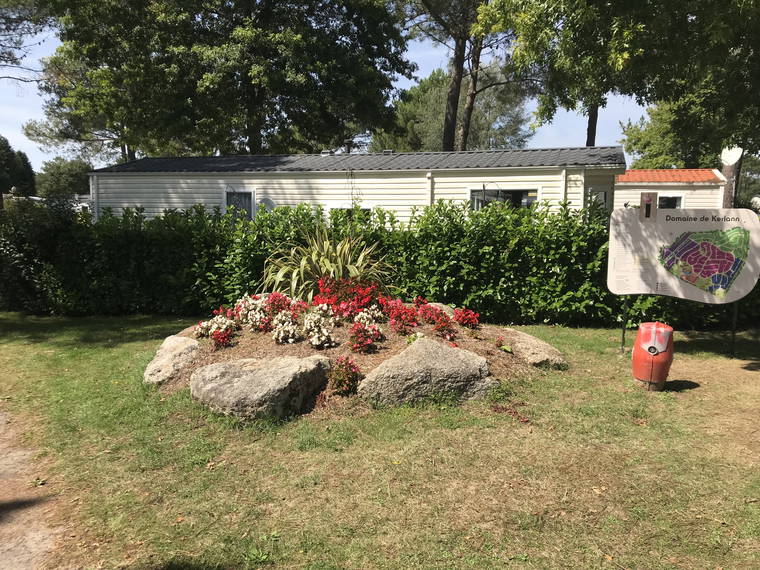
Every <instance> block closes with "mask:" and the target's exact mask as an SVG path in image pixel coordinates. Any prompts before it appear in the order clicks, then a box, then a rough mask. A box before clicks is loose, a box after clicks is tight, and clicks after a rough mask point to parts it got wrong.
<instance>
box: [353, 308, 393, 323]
mask: <svg viewBox="0 0 760 570" xmlns="http://www.w3.org/2000/svg"><path fill="white" fill-rule="evenodd" d="M384 320H385V315H384V314H383V312H382V311H381V310H380V307H378V306H377V305H372V306H371V307H367V308H366V309H362V310H361V311H359V312H358V313H356V316H355V317H354V322H355V323H362V324H363V325H367V326H369V325H374V324H376V323H381V322H383V321H384Z"/></svg>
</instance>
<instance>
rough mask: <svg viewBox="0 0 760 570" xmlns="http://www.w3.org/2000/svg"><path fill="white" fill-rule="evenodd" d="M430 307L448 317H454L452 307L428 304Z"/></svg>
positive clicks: (441, 304)
mask: <svg viewBox="0 0 760 570" xmlns="http://www.w3.org/2000/svg"><path fill="white" fill-rule="evenodd" d="M428 305H430V306H431V307H436V308H437V309H441V310H442V311H443V312H444V313H446V314H447V315H448V316H450V317H453V316H454V309H453V307H451V306H449V305H444V304H443V303H428Z"/></svg>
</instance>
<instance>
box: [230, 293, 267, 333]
mask: <svg viewBox="0 0 760 570" xmlns="http://www.w3.org/2000/svg"><path fill="white" fill-rule="evenodd" d="M265 303H266V298H263V297H258V296H253V297H252V296H250V295H245V296H244V297H241V298H240V299H238V300H237V302H236V303H235V310H236V311H237V314H238V320H239V321H240V323H241V324H243V325H246V326H248V327H249V328H250V329H251V330H262V329H264V328H265V327H266V322H267V314H266V311H265V310H264V304H265Z"/></svg>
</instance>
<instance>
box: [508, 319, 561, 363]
mask: <svg viewBox="0 0 760 570" xmlns="http://www.w3.org/2000/svg"><path fill="white" fill-rule="evenodd" d="M504 330H505V331H507V333H508V336H509V341H510V348H511V349H512V354H514V355H515V356H516V357H517V358H519V359H520V360H524V361H525V362H527V363H528V364H530V365H532V366H536V367H539V368H554V369H556V370H566V369H567V368H568V364H567V360H565V357H564V356H562V353H561V352H560V351H559V350H557V349H556V348H554V347H553V346H552V345H551V344H549V343H548V342H544V341H543V340H539V339H537V338H536V337H534V336H531V335H529V334H527V333H524V332H522V331H518V330H515V329H509V328H506V329H504Z"/></svg>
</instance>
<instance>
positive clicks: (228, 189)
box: [222, 184, 258, 219]
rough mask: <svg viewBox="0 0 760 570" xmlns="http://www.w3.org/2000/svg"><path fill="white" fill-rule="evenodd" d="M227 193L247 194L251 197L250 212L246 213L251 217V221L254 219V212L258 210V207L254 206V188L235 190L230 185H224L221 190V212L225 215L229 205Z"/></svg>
mask: <svg viewBox="0 0 760 570" xmlns="http://www.w3.org/2000/svg"><path fill="white" fill-rule="evenodd" d="M228 192H234V193H236V194H243V193H246V192H247V193H249V194H250V195H251V209H252V210H253V211H252V212H248V213H249V214H250V215H251V219H253V218H255V217H256V212H257V210H258V205H257V204H256V188H255V187H254V188H245V187H243V188H240V189H238V188H235V187H234V186H232V185H231V184H225V185H224V188H222V211H223V212H224V213H225V214H226V213H227V209H228V208H229V204H228V203H227V193H228Z"/></svg>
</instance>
